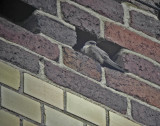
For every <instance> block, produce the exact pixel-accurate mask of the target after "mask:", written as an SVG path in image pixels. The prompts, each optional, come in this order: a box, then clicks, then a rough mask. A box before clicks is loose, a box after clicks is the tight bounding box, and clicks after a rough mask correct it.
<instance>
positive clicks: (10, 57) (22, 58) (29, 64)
mask: <svg viewBox="0 0 160 126" xmlns="http://www.w3.org/2000/svg"><path fill="white" fill-rule="evenodd" d="M0 45H1V46H0V59H2V60H5V61H8V62H10V63H13V64H15V65H17V66H19V67H21V68H24V69H27V70H29V71H31V72H33V73H38V72H39V64H38V62H39V57H37V56H35V55H33V54H31V53H29V52H26V51H24V50H23V49H21V48H19V47H16V46H13V45H10V44H8V43H5V42H3V41H1V40H0Z"/></svg>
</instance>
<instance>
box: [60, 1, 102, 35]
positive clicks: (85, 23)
mask: <svg viewBox="0 0 160 126" xmlns="http://www.w3.org/2000/svg"><path fill="white" fill-rule="evenodd" d="M61 9H62V14H63V19H64V20H65V21H67V22H69V23H71V24H73V25H75V26H76V27H78V28H80V29H82V30H87V31H89V32H91V33H93V34H96V35H99V34H100V21H99V19H98V18H96V17H94V16H92V15H91V14H89V13H88V12H85V11H83V10H81V9H80V8H77V7H75V6H74V5H71V4H68V3H66V2H63V3H61Z"/></svg>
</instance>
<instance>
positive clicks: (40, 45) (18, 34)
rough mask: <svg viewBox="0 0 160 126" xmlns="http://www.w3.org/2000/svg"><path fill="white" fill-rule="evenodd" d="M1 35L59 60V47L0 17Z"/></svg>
mask: <svg viewBox="0 0 160 126" xmlns="http://www.w3.org/2000/svg"><path fill="white" fill-rule="evenodd" d="M0 37H3V38H5V39H7V40H9V41H12V42H14V43H16V44H19V45H21V46H24V47H26V48H28V49H30V50H32V51H34V52H36V53H38V54H40V55H43V56H45V57H47V58H49V59H52V60H58V57H59V49H58V46H57V45H56V44H52V43H51V42H50V41H48V40H47V39H45V38H43V37H41V36H39V35H35V34H33V33H31V32H29V31H27V30H25V29H24V28H21V27H20V26H17V25H15V24H13V23H11V22H9V21H7V20H5V19H3V18H0Z"/></svg>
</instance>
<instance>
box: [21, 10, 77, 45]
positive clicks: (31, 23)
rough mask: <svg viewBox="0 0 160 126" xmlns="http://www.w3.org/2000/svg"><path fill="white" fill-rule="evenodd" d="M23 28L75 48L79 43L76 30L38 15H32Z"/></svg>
mask: <svg viewBox="0 0 160 126" xmlns="http://www.w3.org/2000/svg"><path fill="white" fill-rule="evenodd" d="M23 27H25V28H26V29H28V30H29V31H31V32H33V33H44V34H45V35H47V36H49V37H51V38H53V39H55V40H57V41H59V42H62V43H64V44H67V45H70V46H74V45H75V44H76V41H77V39H76V37H77V36H76V32H75V31H74V30H72V29H70V28H68V27H67V26H65V25H63V24H62V23H60V22H58V21H56V20H54V19H51V18H49V17H47V16H44V15H41V14H38V13H34V14H33V15H31V16H30V17H29V18H28V19H27V20H26V21H25V22H24V24H23Z"/></svg>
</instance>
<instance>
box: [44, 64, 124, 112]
mask: <svg viewBox="0 0 160 126" xmlns="http://www.w3.org/2000/svg"><path fill="white" fill-rule="evenodd" d="M45 75H46V76H47V78H48V79H50V80H51V81H53V82H54V83H56V84H58V85H61V86H63V87H65V88H69V89H71V90H73V91H75V92H77V93H79V94H82V95H84V96H86V97H88V98H90V99H92V100H94V101H97V102H99V103H102V104H104V105H106V106H108V107H110V108H112V109H114V110H116V111H118V112H120V113H123V114H125V113H126V110H127V100H126V98H124V97H123V96H120V95H118V94H115V93H113V92H112V91H110V90H108V89H106V88H103V87H102V86H101V85H99V84H97V83H94V82H92V81H90V80H88V79H86V78H84V77H82V76H80V75H78V74H75V73H73V72H71V71H68V70H66V69H62V68H59V67H58V66H55V65H53V64H51V63H50V62H45Z"/></svg>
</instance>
